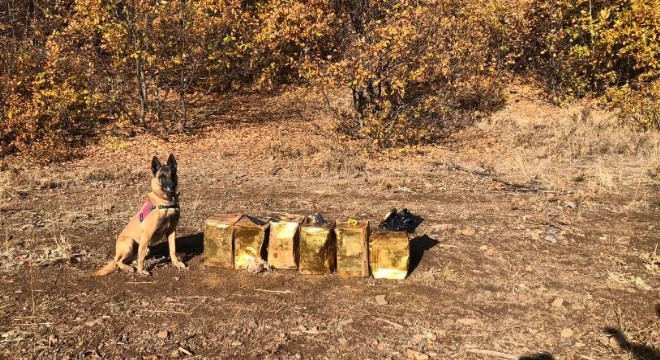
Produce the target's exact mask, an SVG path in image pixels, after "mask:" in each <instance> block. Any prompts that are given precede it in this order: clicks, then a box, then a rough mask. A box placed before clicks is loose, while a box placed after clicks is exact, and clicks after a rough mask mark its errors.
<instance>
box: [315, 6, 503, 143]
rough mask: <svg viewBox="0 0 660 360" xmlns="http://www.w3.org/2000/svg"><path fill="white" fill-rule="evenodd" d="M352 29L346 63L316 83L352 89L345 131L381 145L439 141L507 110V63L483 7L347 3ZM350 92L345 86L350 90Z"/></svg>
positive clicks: (329, 63) (320, 66) (318, 73)
mask: <svg viewBox="0 0 660 360" xmlns="http://www.w3.org/2000/svg"><path fill="white" fill-rule="evenodd" d="M341 5H342V6H340V8H339V9H340V10H339V11H340V13H341V15H342V16H344V17H345V18H346V19H348V20H345V21H344V26H348V27H349V29H347V30H346V31H345V33H346V34H347V35H349V36H348V37H347V38H346V40H345V41H346V42H347V43H346V44H344V45H342V47H343V48H345V50H344V51H343V56H342V58H341V59H340V60H339V61H334V60H333V59H330V60H324V59H319V61H318V62H317V63H316V64H314V65H316V67H315V66H310V67H309V73H308V76H310V77H312V78H313V79H314V80H315V81H316V82H317V83H318V84H320V85H321V86H327V85H332V86H333V87H334V86H341V85H343V84H349V86H350V91H351V93H352V97H353V111H352V113H349V114H343V115H344V116H343V117H344V119H343V121H342V124H341V127H340V129H341V130H343V131H344V132H347V133H349V134H352V135H358V136H364V137H366V138H368V139H370V140H373V144H375V145H377V146H386V147H387V146H394V145H400V144H411V143H419V142H429V141H434V140H437V139H438V138H439V137H440V136H441V134H442V133H443V131H446V130H447V129H448V128H451V127H453V126H456V125H457V124H459V123H462V122H466V121H469V120H472V119H473V118H474V117H475V115H476V114H479V112H488V111H489V110H492V109H493V108H494V107H496V106H497V105H499V104H501V101H502V97H501V96H500V83H499V78H498V70H499V69H500V64H499V58H498V56H497V54H496V52H493V51H491V48H490V47H489V43H490V42H491V40H492V39H491V38H490V36H491V32H490V25H491V19H490V18H489V16H490V13H489V12H488V11H484V7H483V5H482V3H481V2H470V1H468V2H465V1H449V2H434V1H430V2H414V1H405V0H404V1H385V0H383V1H374V2H369V3H364V2H361V1H344V2H341ZM344 86H345V85H344Z"/></svg>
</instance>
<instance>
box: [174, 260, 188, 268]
mask: <svg viewBox="0 0 660 360" xmlns="http://www.w3.org/2000/svg"><path fill="white" fill-rule="evenodd" d="M172 265H174V267H175V268H177V269H187V268H186V264H184V263H183V262H182V261H177V262H172Z"/></svg>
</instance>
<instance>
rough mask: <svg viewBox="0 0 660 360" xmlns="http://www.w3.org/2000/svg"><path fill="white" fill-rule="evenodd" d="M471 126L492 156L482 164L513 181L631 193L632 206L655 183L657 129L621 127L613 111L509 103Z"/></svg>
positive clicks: (659, 154)
mask: <svg viewBox="0 0 660 360" xmlns="http://www.w3.org/2000/svg"><path fill="white" fill-rule="evenodd" d="M524 91H531V90H529V89H526V90H524ZM477 128H478V129H479V130H480V131H479V132H480V134H479V136H480V137H482V136H483V137H484V138H490V139H491V142H490V143H487V144H485V148H483V149H481V150H482V153H490V154H493V155H492V157H491V159H490V160H488V159H487V160H485V162H488V161H491V163H490V164H489V165H491V166H492V167H493V168H495V169H496V170H497V172H498V173H500V174H505V176H506V177H507V178H509V179H511V180H512V181H515V182H522V183H526V182H530V181H536V182H540V183H541V184H543V185H545V186H547V187H550V188H558V189H572V188H578V187H579V188H581V189H583V190H584V191H585V192H586V193H587V195H618V194H623V193H626V194H633V196H632V197H631V198H630V199H629V200H630V206H633V207H636V206H637V205H639V204H640V203H643V202H644V201H645V194H646V193H647V192H648V191H645V190H644V189H645V188H648V187H649V186H650V185H651V184H653V183H656V182H657V181H658V176H657V174H658V173H660V171H659V169H660V133H658V132H639V131H636V130H634V129H631V128H628V127H625V126H621V124H620V122H619V121H618V120H617V119H616V116H615V114H613V113H610V112H604V111H597V110H593V109H592V108H591V107H589V104H588V103H586V102H585V103H576V104H573V105H571V106H569V107H568V108H562V109H559V108H556V107H554V106H552V105H549V104H546V103H543V102H541V101H538V100H532V101H530V100H524V101H511V102H510V104H509V106H507V108H506V109H504V110H502V111H500V112H499V113H497V114H495V116H494V117H493V119H491V120H490V121H485V122H482V123H480V124H478V126H477ZM468 131H469V130H468ZM470 140H471V141H473V140H475V139H470ZM631 190H632V191H631Z"/></svg>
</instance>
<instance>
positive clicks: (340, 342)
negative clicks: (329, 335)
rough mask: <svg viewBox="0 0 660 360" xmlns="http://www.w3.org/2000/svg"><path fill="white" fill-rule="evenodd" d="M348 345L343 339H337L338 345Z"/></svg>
mask: <svg viewBox="0 0 660 360" xmlns="http://www.w3.org/2000/svg"><path fill="white" fill-rule="evenodd" d="M346 344H348V341H346V339H344V338H339V345H342V346H346Z"/></svg>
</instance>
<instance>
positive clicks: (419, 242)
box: [408, 235, 438, 276]
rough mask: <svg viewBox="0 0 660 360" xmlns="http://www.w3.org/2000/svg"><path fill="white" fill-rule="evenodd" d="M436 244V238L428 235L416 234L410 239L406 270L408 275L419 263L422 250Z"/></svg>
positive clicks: (422, 254)
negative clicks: (416, 235)
mask: <svg viewBox="0 0 660 360" xmlns="http://www.w3.org/2000/svg"><path fill="white" fill-rule="evenodd" d="M436 245H438V240H436V239H433V238H431V237H430V236H428V235H422V236H418V237H416V238H413V239H412V240H410V267H409V270H408V276H410V274H412V273H413V271H415V269H416V268H417V266H418V265H419V263H420V262H421V261H422V257H423V256H424V252H425V251H428V250H430V249H431V248H432V247H434V246H436Z"/></svg>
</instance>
